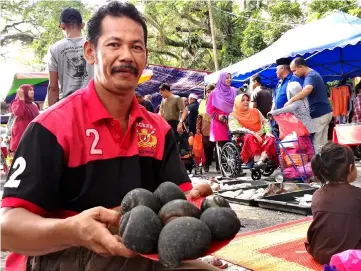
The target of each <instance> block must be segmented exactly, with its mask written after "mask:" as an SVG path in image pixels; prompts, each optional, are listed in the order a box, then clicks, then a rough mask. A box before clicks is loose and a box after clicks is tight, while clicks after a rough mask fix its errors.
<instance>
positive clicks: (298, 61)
mask: <svg viewBox="0 0 361 271" xmlns="http://www.w3.org/2000/svg"><path fill="white" fill-rule="evenodd" d="M292 62H293V64H295V66H296V67H299V66H304V67H308V66H307V63H306V60H305V59H304V58H303V57H296V58H295V59H294V60H292Z"/></svg>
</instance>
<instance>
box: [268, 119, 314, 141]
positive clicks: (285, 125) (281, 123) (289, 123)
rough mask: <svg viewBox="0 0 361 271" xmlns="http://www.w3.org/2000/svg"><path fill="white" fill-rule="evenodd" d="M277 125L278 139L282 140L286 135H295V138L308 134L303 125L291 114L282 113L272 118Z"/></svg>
mask: <svg viewBox="0 0 361 271" xmlns="http://www.w3.org/2000/svg"><path fill="white" fill-rule="evenodd" d="M273 118H274V119H275V121H276V122H277V123H278V127H279V130H280V139H281V140H283V139H284V138H285V137H286V136H287V135H290V134H293V132H295V133H296V135H297V136H309V135H310V134H309V132H308V130H307V128H306V127H305V125H303V123H302V122H301V121H300V120H298V119H297V118H296V117H295V115H293V114H292V113H284V114H280V115H278V116H273Z"/></svg>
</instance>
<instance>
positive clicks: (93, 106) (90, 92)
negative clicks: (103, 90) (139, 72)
mask: <svg viewBox="0 0 361 271" xmlns="http://www.w3.org/2000/svg"><path fill="white" fill-rule="evenodd" d="M85 103H86V105H87V107H88V114H89V118H90V121H91V122H92V123H94V122H97V121H99V120H102V119H113V117H112V116H111V115H110V114H109V112H108V111H107V110H106V109H105V107H104V105H103V103H102V102H101V101H100V99H99V97H98V94H97V93H96V91H95V84H94V79H91V80H90V81H89V84H88V86H87V88H86V95H85ZM129 115H130V118H131V119H133V120H135V119H137V118H143V114H142V110H141V108H140V106H139V104H138V101H137V98H136V97H135V95H134V96H133V99H132V103H131V106H130V114H129Z"/></svg>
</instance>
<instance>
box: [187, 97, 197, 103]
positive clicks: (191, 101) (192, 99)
mask: <svg viewBox="0 0 361 271" xmlns="http://www.w3.org/2000/svg"><path fill="white" fill-rule="evenodd" d="M195 101H196V100H195V99H194V98H189V99H188V103H189V104H192V103H194V102H195Z"/></svg>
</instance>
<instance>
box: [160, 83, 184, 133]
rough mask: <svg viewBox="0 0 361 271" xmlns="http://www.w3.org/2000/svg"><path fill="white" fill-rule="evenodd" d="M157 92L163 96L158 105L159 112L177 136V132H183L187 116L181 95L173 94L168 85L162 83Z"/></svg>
mask: <svg viewBox="0 0 361 271" xmlns="http://www.w3.org/2000/svg"><path fill="white" fill-rule="evenodd" d="M159 93H160V95H161V96H162V97H163V99H162V102H161V103H160V107H159V114H160V115H161V116H162V117H163V118H164V119H165V120H166V121H167V122H168V124H169V125H170V126H171V127H172V129H173V131H174V133H175V135H176V137H177V134H182V133H183V124H184V122H185V120H186V118H187V110H184V109H185V106H184V103H183V101H182V99H181V97H179V96H178V95H174V94H173V93H172V91H171V90H170V86H169V85H167V84H162V85H161V86H160V87H159ZM179 116H180V117H179Z"/></svg>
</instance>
